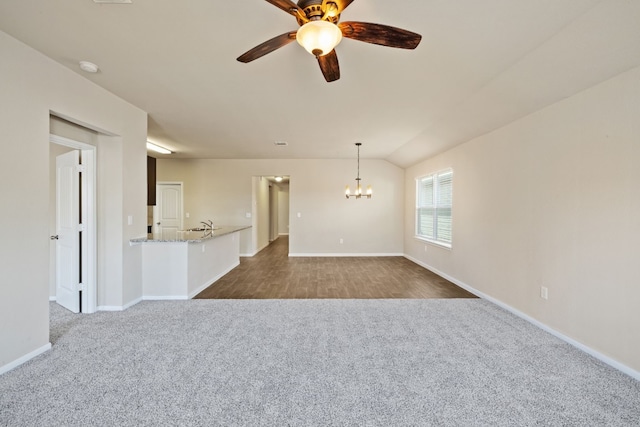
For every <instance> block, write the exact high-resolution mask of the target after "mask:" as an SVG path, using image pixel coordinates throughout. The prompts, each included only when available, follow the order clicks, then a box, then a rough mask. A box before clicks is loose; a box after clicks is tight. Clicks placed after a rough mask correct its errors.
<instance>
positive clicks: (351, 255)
mask: <svg viewBox="0 0 640 427" xmlns="http://www.w3.org/2000/svg"><path fill="white" fill-rule="evenodd" d="M289 256H290V257H292V258H293V257H391V256H402V257H403V256H405V255H404V254H392V253H382V254H372V253H320V254H306V253H297V254H296V253H290V254H289Z"/></svg>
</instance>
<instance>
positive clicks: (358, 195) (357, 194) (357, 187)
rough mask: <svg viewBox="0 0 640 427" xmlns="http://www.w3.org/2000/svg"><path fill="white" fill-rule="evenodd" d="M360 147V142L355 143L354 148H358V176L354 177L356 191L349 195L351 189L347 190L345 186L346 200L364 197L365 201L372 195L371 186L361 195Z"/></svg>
mask: <svg viewBox="0 0 640 427" xmlns="http://www.w3.org/2000/svg"><path fill="white" fill-rule="evenodd" d="M361 145H362V143H361V142H356V147H358V175H357V177H356V190H355V193H354V194H351V189H350V188H349V186H348V185H347V189H346V191H345V196H346V197H347V199H349V198H351V197H355V198H356V199H360V198H362V197H366V198H367V199H370V198H371V195H372V193H373V190H372V189H371V186H370V185H369V186H368V187H367V192H366V194H362V185H361V184H360V181H361V179H360V146H361Z"/></svg>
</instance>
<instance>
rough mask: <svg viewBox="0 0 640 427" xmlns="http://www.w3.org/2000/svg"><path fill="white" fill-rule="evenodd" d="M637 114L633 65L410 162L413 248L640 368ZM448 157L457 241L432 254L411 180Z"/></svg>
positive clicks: (637, 73) (409, 242)
mask: <svg viewBox="0 0 640 427" xmlns="http://www.w3.org/2000/svg"><path fill="white" fill-rule="evenodd" d="M639 118H640V69H635V70H632V71H630V72H627V73H624V74H622V75H620V76H618V77H616V78H614V79H612V80H610V81H607V82H604V83H602V84H600V85H597V86H595V87H593V88H591V89H589V90H586V91H584V92H582V93H580V94H578V95H575V96H573V97H570V98H568V99H566V100H564V101H562V102H559V103H557V104H556V105H553V106H551V107H548V108H546V109H544V110H541V111H539V112H537V113H535V114H532V115H530V116H528V117H526V118H524V119H522V120H518V121H517V122H514V123H512V124H510V125H508V126H505V127H503V128H501V129H499V130H497V131H494V132H492V133H490V134H487V135H485V136H483V137H480V138H477V139H475V140H472V141H470V142H468V143H466V144H463V145H461V146H458V147H457V148H455V149H452V150H450V151H448V152H446V153H443V154H441V155H439V156H437V157H435V158H433V159H431V160H428V161H425V162H422V163H420V164H418V165H416V166H413V167H411V168H409V169H408V170H407V171H406V180H405V187H406V188H405V191H406V204H405V208H406V209H405V250H406V253H407V254H408V255H409V256H411V257H413V258H414V259H417V260H419V261H420V262H422V263H424V264H426V265H429V266H431V267H433V268H435V269H437V270H438V271H440V272H443V273H444V274H446V275H448V276H449V277H451V278H453V279H455V280H457V281H459V282H460V283H464V284H466V285H468V286H471V287H473V288H475V289H477V290H479V291H480V292H482V293H485V294H487V295H488V296H490V297H493V298H495V299H497V300H499V301H501V302H502V303H505V304H507V305H508V306H510V307H512V308H515V309H516V310H519V311H520V312H522V313H524V314H526V315H528V316H531V317H533V318H534V319H537V320H538V321H540V322H542V323H543V324H546V325H548V326H549V327H551V328H552V329H554V330H556V331H558V332H560V333H562V334H564V335H566V336H568V337H570V338H572V339H574V340H576V341H578V342H580V343H582V344H584V345H586V346H588V347H590V348H592V349H594V350H596V351H598V352H600V353H601V354H604V355H605V356H607V357H610V358H613V359H614V360H617V361H619V362H621V363H623V364H625V365H627V366H628V367H631V368H633V369H635V370H640V333H639V332H638V326H639V325H640V269H638V267H637V262H638V249H637V245H638V241H640V196H639V195H640V167H639V166H638V165H639V164H640V119H639ZM446 167H452V168H453V170H454V196H453V197H454V201H453V203H454V205H453V209H454V213H453V249H452V250H445V249H440V248H437V247H435V246H431V245H427V247H426V252H425V244H424V243H423V242H421V241H418V240H416V239H415V238H414V237H413V236H414V230H413V225H414V208H415V183H414V179H415V178H416V177H418V176H420V175H423V174H426V173H428V172H432V171H437V170H439V169H442V168H446ZM541 286H546V287H547V288H548V289H549V299H548V300H546V301H545V300H543V299H541V298H540V287H541Z"/></svg>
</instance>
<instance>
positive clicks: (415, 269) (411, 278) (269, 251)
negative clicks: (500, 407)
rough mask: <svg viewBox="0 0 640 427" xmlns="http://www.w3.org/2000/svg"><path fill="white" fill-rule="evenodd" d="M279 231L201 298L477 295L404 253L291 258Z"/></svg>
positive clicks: (363, 297)
mask: <svg viewBox="0 0 640 427" xmlns="http://www.w3.org/2000/svg"><path fill="white" fill-rule="evenodd" d="M288 253H289V239H288V236H280V237H279V238H278V239H276V240H275V241H274V242H272V243H271V244H270V245H269V246H268V247H266V248H265V249H263V250H262V251H260V252H259V253H258V254H257V255H256V256H254V257H251V258H241V259H240V265H239V266H238V267H236V268H235V269H233V270H232V271H231V272H229V273H227V274H226V275H225V276H224V277H222V278H221V279H220V280H218V281H217V282H215V283H214V284H212V285H211V286H209V287H208V288H207V289H205V290H204V291H202V292H201V293H200V294H198V295H196V297H195V298H200V299H288V298H299V299H304V298H356V299H365V298H417V299H424V298H476V297H475V295H473V294H471V293H469V292H467V291H466V290H464V289H462V288H460V287H458V286H456V285H454V284H453V283H451V282H449V281H448V280H446V279H443V278H442V277H440V276H438V275H436V274H434V273H432V272H430V271H429V270H427V269H425V268H422V267H420V266H419V265H417V264H415V263H413V262H411V261H409V260H408V259H406V258H404V257H353V258H351V257H348V258H345V257H313V258H311V257H310V258H298V257H294V258H289V256H288Z"/></svg>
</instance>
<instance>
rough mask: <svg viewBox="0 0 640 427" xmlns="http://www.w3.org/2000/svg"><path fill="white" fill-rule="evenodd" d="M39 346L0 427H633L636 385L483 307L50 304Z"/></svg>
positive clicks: (17, 376) (3, 388) (639, 405)
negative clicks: (45, 343)
mask: <svg viewBox="0 0 640 427" xmlns="http://www.w3.org/2000/svg"><path fill="white" fill-rule="evenodd" d="M51 341H52V344H53V348H52V350H51V351H49V352H47V353H46V354H43V355H41V356H39V357H37V358H35V359H33V360H31V361H30V362H28V363H26V364H24V365H22V366H20V367H18V368H16V369H14V370H12V371H10V372H8V373H6V374H4V375H2V376H0V425H4V426H75V425H78V426H79V425H98V426H129V425H130V426H147V425H148V426H152V425H153V426H159V425H207V426H208V425H234V426H235V425H243V426H244V425H247V426H254V425H264V426H286V425H291V426H307V425H323V426H325V425H336V426H338V425H339V426H344V425H354V426H355V425H357V426H403V425H446V426H532V425H545V426H548V425H551V426H605V425H606V426H618V425H622V426H638V425H639V420H640V382H638V381H636V380H634V379H632V378H630V377H628V376H626V375H624V374H622V373H620V372H618V371H616V370H614V369H612V368H610V367H608V366H606V365H604V364H602V363H601V362H599V361H597V360H595V359H593V358H592V357H590V356H588V355H586V354H584V353H582V352H580V351H579V350H577V349H575V348H573V347H571V346H570V345H568V344H565V343H563V342H562V341H560V340H558V339H556V338H555V337H552V336H550V335H549V334H547V333H545V332H543V331H541V330H539V329H537V328H536V327H534V326H532V325H530V324H528V323H526V322H525V321H523V320H521V319H519V318H517V317H515V316H513V315H511V314H510V313H507V312H505V311H503V310H501V309H500V308H498V307H496V306H494V305H492V304H491V303H489V302H486V301H483V300H479V299H453V300H437V299H431V300H192V301H171V302H143V303H140V304H138V305H136V306H134V307H132V308H130V309H129V310H127V311H125V312H120V313H107V312H102V313H97V314H93V315H73V314H70V313H68V312H66V311H65V310H64V309H62V308H60V307H58V306H57V305H56V304H51Z"/></svg>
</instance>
